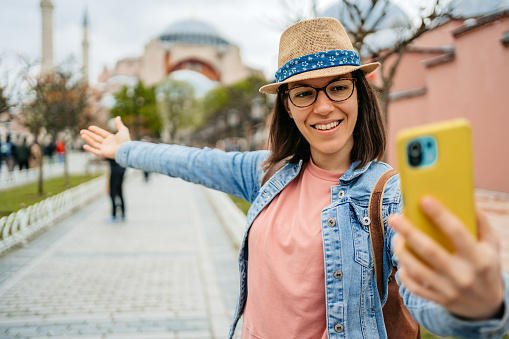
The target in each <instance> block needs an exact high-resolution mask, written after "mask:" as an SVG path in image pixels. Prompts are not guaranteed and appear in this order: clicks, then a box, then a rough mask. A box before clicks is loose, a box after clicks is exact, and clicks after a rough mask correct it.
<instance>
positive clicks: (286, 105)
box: [282, 97, 293, 119]
mask: <svg viewBox="0 0 509 339" xmlns="http://www.w3.org/2000/svg"><path fill="white" fill-rule="evenodd" d="M282 101H283V105H284V106H285V110H286V112H287V113H288V115H289V116H290V118H292V119H293V116H292V112H291V111H290V105H288V101H289V100H288V97H286V98H285V97H283V99H282Z"/></svg>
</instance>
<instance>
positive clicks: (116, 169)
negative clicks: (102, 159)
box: [108, 159, 125, 221]
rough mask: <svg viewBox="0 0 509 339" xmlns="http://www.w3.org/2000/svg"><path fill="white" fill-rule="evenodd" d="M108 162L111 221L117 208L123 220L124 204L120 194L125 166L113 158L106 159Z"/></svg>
mask: <svg viewBox="0 0 509 339" xmlns="http://www.w3.org/2000/svg"><path fill="white" fill-rule="evenodd" d="M108 162H109V164H110V198H111V219H110V220H111V221H116V220H117V208H119V207H120V211H121V212H122V221H123V220H125V204H124V196H123V194H122V184H123V182H124V173H125V167H122V166H120V165H119V164H117V162H116V161H115V160H114V159H108Z"/></svg>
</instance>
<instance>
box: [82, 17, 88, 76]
mask: <svg viewBox="0 0 509 339" xmlns="http://www.w3.org/2000/svg"><path fill="white" fill-rule="evenodd" d="M88 46H89V43H88V13H87V11H86V10H85V15H84V17H83V80H84V81H85V82H86V83H87V84H88V80H89V65H88Z"/></svg>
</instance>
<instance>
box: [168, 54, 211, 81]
mask: <svg viewBox="0 0 509 339" xmlns="http://www.w3.org/2000/svg"><path fill="white" fill-rule="evenodd" d="M167 65H168V67H167V71H166V74H170V73H172V72H175V71H179V70H183V69H187V70H191V71H195V72H198V73H201V74H203V75H205V76H206V77H207V78H209V79H210V80H213V81H220V79H221V75H220V74H219V72H218V71H216V69H215V68H214V67H212V66H211V65H210V64H208V63H206V62H204V61H201V60H198V59H196V58H188V59H184V60H181V61H179V62H178V63H177V64H175V65H169V64H167Z"/></svg>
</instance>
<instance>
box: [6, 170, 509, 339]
mask: <svg viewBox="0 0 509 339" xmlns="http://www.w3.org/2000/svg"><path fill="white" fill-rule="evenodd" d="M207 196H208V195H207V194H204V189H203V188H201V187H199V186H197V185H193V184H189V183H185V182H184V181H181V180H179V179H172V178H168V177H164V176H161V175H154V174H152V175H151V177H150V181H149V182H148V183H145V182H144V181H143V180H142V177H141V176H140V175H134V176H133V177H132V178H131V179H130V180H129V181H128V182H127V183H126V184H125V198H126V204H127V220H126V221H125V222H117V223H108V222H106V217H107V216H108V215H109V210H110V202H109V198H108V197H106V196H104V197H102V198H100V199H99V200H98V201H96V202H94V203H92V204H91V205H90V206H88V207H86V208H84V209H82V210H80V211H79V212H77V213H76V214H74V215H73V216H71V217H69V218H68V219H66V220H64V221H62V222H61V223H59V224H58V225H57V226H55V227H54V228H52V229H51V230H49V231H47V232H45V233H43V234H41V235H40V236H39V237H37V238H36V239H34V240H33V241H31V242H30V243H29V244H28V245H27V246H26V247H24V248H20V249H17V250H15V251H12V252H11V253H9V254H8V255H6V256H4V257H1V258H0V339H3V338H50V337H51V338H68V339H77V338H80V339H98V338H102V339H105V338H106V339H114V338H127V339H129V338H137V339H144V338H147V339H150V338H161V339H172V338H175V339H177V338H192V339H205V338H211V339H212V338H214V339H215V338H225V337H226V334H227V331H228V328H229V323H230V320H231V317H232V314H233V310H234V308H235V302H236V297H237V291H238V271H237V250H236V249H235V248H234V247H233V245H232V242H231V240H230V239H229V238H228V236H227V235H226V233H225V232H224V230H223V228H222V227H221V223H220V221H219V219H218V218H217V216H216V213H215V212H214V211H213V210H212V208H211V205H210V204H209V201H208V200H207V199H208V198H207ZM477 200H478V202H479V204H480V206H481V207H482V208H483V209H484V210H486V211H487V212H488V215H489V218H490V221H491V223H492V225H493V227H494V229H495V231H496V232H497V234H498V235H499V237H500V239H501V245H502V258H503V260H504V262H503V265H504V269H505V270H506V271H507V272H509V194H493V193H492V192H482V191H481V192H478V194H477ZM239 226H240V225H239ZM240 227H241V226H240ZM239 328H241V324H240V325H239ZM238 332H240V331H238Z"/></svg>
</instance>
